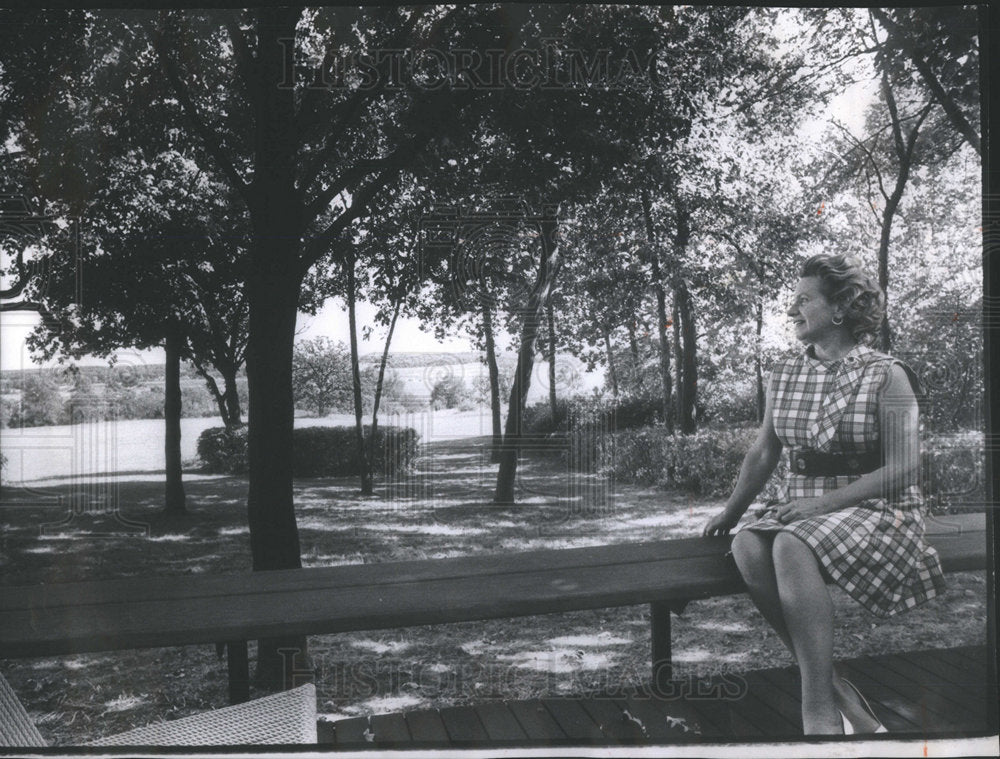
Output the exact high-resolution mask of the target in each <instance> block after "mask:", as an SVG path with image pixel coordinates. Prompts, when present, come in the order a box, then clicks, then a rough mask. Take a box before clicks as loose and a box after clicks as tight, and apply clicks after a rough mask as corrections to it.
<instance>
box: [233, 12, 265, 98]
mask: <svg viewBox="0 0 1000 759" xmlns="http://www.w3.org/2000/svg"><path fill="white" fill-rule="evenodd" d="M226 31H227V32H228V33H229V40H230V42H232V44H233V56H234V57H235V59H236V70H237V71H239V74H240V78H241V79H242V80H243V86H244V88H245V89H246V93H247V98H248V99H249V100H250V103H251V105H252V106H253V107H254V108H256V107H257V106H258V105H259V103H260V88H259V87H258V85H257V80H256V78H255V77H254V70H255V68H256V66H257V59H256V58H255V57H254V55H253V53H252V52H251V51H250V47H249V46H248V45H247V39H246V36H245V35H244V34H243V28H242V27H241V26H240V25H239V23H237V22H236V21H233V20H227V21H226Z"/></svg>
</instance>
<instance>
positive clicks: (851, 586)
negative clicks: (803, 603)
mask: <svg viewBox="0 0 1000 759" xmlns="http://www.w3.org/2000/svg"><path fill="white" fill-rule="evenodd" d="M894 363H899V364H901V365H902V362H900V361H898V359H894V358H892V357H891V356H887V355H885V354H883V353H877V352H875V351H873V350H871V349H870V348H866V347H864V346H861V345H858V346H855V347H854V348H853V349H852V350H851V351H850V352H848V353H847V354H846V355H845V356H843V357H842V358H840V359H838V360H837V361H824V360H821V359H818V358H816V357H815V354H814V353H813V351H812V347H811V346H810V348H809V349H808V350H807V351H805V352H804V353H802V354H800V355H799V356H797V357H795V358H791V359H786V360H783V361H779V362H778V363H777V364H776V365H775V367H774V368H773V369H772V371H771V376H770V380H769V382H768V390H767V392H768V393H769V395H770V397H771V398H772V399H773V409H774V414H773V419H774V431H775V433H776V434H777V436H778V438H779V439H780V440H781V443H782V445H783V446H784V447H785V448H786V449H788V451H789V455H791V454H793V453H794V452H796V451H797V450H800V449H803V448H807V449H811V450H815V451H822V452H826V453H862V452H864V451H872V450H879V447H880V441H879V437H880V429H879V417H878V393H879V390H880V389H881V388H882V387H883V386H884V385H885V383H886V382H887V381H888V379H889V372H890V369H891V367H892V365H893V364H894ZM904 368H905V367H904ZM860 476H861V475H839V476H836V477H823V476H819V477H810V476H805V475H801V474H796V473H795V472H793V471H791V467H789V473H788V476H787V477H786V479H785V481H784V483H783V486H782V490H781V493H780V495H781V501H782V502H783V503H787V502H788V501H790V500H794V499H797V498H810V497H813V496H818V495H822V494H823V493H828V492H830V491H832V490H836V489H837V488H841V487H844V486H845V485H847V484H848V483H851V482H854V481H855V480H857V479H858V478H859V477H860ZM923 507H924V502H923V496H922V494H921V492H920V488H919V487H918V486H916V485H912V486H910V487H908V488H907V489H906V490H904V491H902V492H901V493H899V494H897V495H896V496H895V497H894V498H893V499H892V500H891V501H887V500H886V499H884V498H874V499H869V500H865V501H861V502H860V503H858V504H856V505H855V506H849V507H847V508H844V509H840V510H838V511H834V512H831V513H828V514H821V515H819V516H815V517H808V518H806V519H800V520H798V521H795V522H791V523H789V524H782V523H781V522H779V521H778V520H777V518H776V517H775V516H774V514H773V513H772V512H771V511H770V510H768V509H765V510H763V511H762V512H759V513H758V519H757V520H756V521H750V522H748V523H744V524H743V525H741V527H740V529H749V530H762V531H773V532H779V531H781V532H790V533H792V534H793V535H795V536H797V537H799V538H801V539H802V540H803V541H804V542H805V543H806V544H807V545H808V546H809V547H810V548H812V550H813V553H814V554H815V555H816V558H817V559H818V560H819V565H820V569H821V571H822V572H823V574H824V575H825V577H826V578H827V579H829V580H832V581H833V582H836V583H837V585H839V586H840V587H841V588H843V589H844V590H845V591H846V592H847V593H848V594H849V595H850V596H851V597H852V598H853V599H854V600H856V601H857V602H858V603H860V604H861V605H862V606H864V607H865V608H866V609H868V610H869V611H871V612H872V613H874V614H876V615H878V616H880V617H888V616H891V615H893V614H897V613H898V612H901V611H906V610H907V609H910V608H913V607H914V606H917V605H918V604H921V603H923V602H925V601H927V600H928V599H931V598H933V597H934V596H936V595H938V594H939V593H942V592H943V591H944V588H945V582H944V574H943V572H942V571H941V561H940V559H939V558H938V555H937V552H936V551H935V550H934V549H933V548H931V547H930V546H929V545H927V543H926V542H925V541H924V518H923Z"/></svg>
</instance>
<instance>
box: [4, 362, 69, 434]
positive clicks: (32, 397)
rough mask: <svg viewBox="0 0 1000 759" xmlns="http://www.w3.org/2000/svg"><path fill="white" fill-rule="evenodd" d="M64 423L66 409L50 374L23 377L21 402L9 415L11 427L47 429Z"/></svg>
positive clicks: (33, 374)
mask: <svg viewBox="0 0 1000 759" xmlns="http://www.w3.org/2000/svg"><path fill="white" fill-rule="evenodd" d="M65 423H66V407H65V402H64V400H63V397H62V394H61V393H60V392H59V385H58V384H57V382H56V380H55V377H53V376H52V374H51V373H50V372H32V373H30V374H25V375H24V385H23V387H22V390H21V401H20V403H19V404H18V405H17V406H15V407H14V409H13V411H12V412H11V415H10V422H9V424H10V426H11V427H48V426H51V425H56V424H65Z"/></svg>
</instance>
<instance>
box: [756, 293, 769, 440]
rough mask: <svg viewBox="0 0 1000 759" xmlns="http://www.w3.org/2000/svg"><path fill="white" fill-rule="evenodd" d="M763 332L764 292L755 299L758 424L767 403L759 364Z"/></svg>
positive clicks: (761, 369)
mask: <svg viewBox="0 0 1000 759" xmlns="http://www.w3.org/2000/svg"><path fill="white" fill-rule="evenodd" d="M763 333H764V294H763V293H761V294H760V299H759V300H758V301H757V347H756V350H754V357H753V368H754V374H755V375H756V378H757V423H758V424H760V423H761V422H763V421H764V408H765V406H766V404H767V398H766V397H765V395H764V369H763V367H762V366H761V360H760V352H761V335H763Z"/></svg>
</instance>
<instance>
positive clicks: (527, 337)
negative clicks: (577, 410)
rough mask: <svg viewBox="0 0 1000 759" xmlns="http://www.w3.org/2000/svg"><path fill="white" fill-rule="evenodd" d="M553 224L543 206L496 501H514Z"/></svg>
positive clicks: (552, 256)
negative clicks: (537, 258) (538, 249)
mask: <svg viewBox="0 0 1000 759" xmlns="http://www.w3.org/2000/svg"><path fill="white" fill-rule="evenodd" d="M557 225H558V220H557V217H556V209H555V208H554V207H553V206H549V205H547V206H546V207H545V210H544V212H543V217H542V218H541V220H540V227H541V230H540V231H541V242H542V260H541V264H540V266H539V272H538V281H537V282H536V284H535V288H534V291H533V292H532V293H531V296H530V297H529V298H528V303H527V304H526V307H525V309H524V320H523V322H522V325H521V342H520V345H519V348H518V352H517V369H516V371H515V373H514V383H513V385H512V387H511V389H510V401H509V403H508V408H507V424H506V426H505V429H504V438H503V446H502V449H501V453H500V469H499V471H498V472H497V487H496V492H495V494H494V497H493V502H494V503H496V504H513V503H514V481H515V478H516V476H517V456H518V449H519V447H520V446H519V443H520V438H521V417H522V415H523V412H524V400H525V398H526V397H527V395H528V389H529V388H530V387H531V370H532V367H533V365H534V360H535V342H536V340H537V338H538V328H539V325H540V324H541V321H542V317H543V316H544V309H545V306H546V304H547V303H548V301H549V297H550V296H551V294H552V288H553V286H554V285H555V279H556V275H557V273H558V272H559V266H560V263H561V261H560V255H559V247H558V245H557V244H556V239H555V236H556V229H557Z"/></svg>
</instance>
